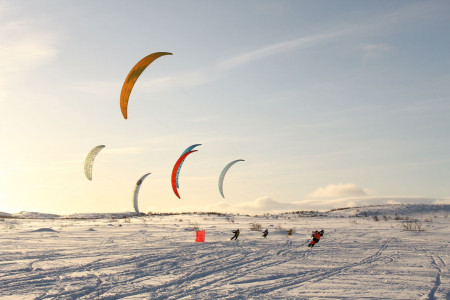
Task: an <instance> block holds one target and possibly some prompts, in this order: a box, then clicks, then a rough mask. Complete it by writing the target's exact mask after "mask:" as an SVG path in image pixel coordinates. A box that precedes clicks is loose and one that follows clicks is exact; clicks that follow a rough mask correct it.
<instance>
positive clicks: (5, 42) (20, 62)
mask: <svg viewBox="0 0 450 300" xmlns="http://www.w3.org/2000/svg"><path fill="white" fill-rule="evenodd" d="M0 40H1V41H2V42H1V43H0V70H2V73H0V74H2V75H4V74H6V73H8V74H11V73H13V74H14V73H21V72H22V71H24V70H28V69H31V68H34V67H36V66H39V65H42V64H45V63H47V62H49V61H50V60H51V59H52V58H54V57H55V56H56V54H57V50H56V47H55V37H54V35H53V34H50V33H46V32H40V31H38V30H36V27H35V25H34V24H33V22H31V21H26V20H21V21H11V22H3V23H0Z"/></svg>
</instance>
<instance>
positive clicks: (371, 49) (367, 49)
mask: <svg viewBox="0 0 450 300" xmlns="http://www.w3.org/2000/svg"><path fill="white" fill-rule="evenodd" d="M359 50H360V51H361V53H362V56H363V61H367V60H369V59H371V58H377V57H380V56H381V55H382V54H383V53H385V52H387V51H389V50H391V46H389V45H388V44H370V45H362V46H359Z"/></svg>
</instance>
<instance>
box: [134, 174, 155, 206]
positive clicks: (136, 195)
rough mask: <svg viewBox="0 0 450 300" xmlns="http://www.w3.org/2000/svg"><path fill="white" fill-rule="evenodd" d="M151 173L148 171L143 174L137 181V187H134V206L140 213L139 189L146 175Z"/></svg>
mask: <svg viewBox="0 0 450 300" xmlns="http://www.w3.org/2000/svg"><path fill="white" fill-rule="evenodd" d="M150 174H151V173H147V174H145V175H144V176H142V177H141V178H140V179H139V180H138V181H137V182H136V187H135V188H134V192H133V206H134V210H135V211H136V213H137V214H138V215H139V207H138V195H139V189H140V188H141V184H142V182H143V181H144V179H145V177H147V176H148V175H150Z"/></svg>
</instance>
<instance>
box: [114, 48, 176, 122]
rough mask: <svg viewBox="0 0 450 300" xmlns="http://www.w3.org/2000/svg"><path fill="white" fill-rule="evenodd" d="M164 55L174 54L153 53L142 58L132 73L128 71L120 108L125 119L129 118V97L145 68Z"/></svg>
mask: <svg viewBox="0 0 450 300" xmlns="http://www.w3.org/2000/svg"><path fill="white" fill-rule="evenodd" d="M164 55H172V53H169V52H155V53H152V54H150V55H148V56H146V57H144V58H143V59H141V60H140V61H139V62H138V63H137V64H136V65H135V66H134V67H133V69H131V71H130V73H128V76H127V78H126V79H125V82H124V83H123V86H122V92H121V93H120V110H121V111H122V115H123V117H124V118H125V119H127V118H128V99H129V98H130V94H131V90H132V89H133V87H134V84H135V83H136V80H138V78H139V76H141V74H142V72H144V70H145V68H147V67H148V65H150V64H151V63H152V62H153V61H154V60H155V59H157V58H159V57H161V56H164Z"/></svg>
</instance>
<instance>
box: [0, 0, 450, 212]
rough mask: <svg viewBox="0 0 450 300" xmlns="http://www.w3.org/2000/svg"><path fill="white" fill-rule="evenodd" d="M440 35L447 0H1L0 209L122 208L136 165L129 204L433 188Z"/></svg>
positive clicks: (443, 45)
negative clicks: (123, 105) (138, 70)
mask: <svg viewBox="0 0 450 300" xmlns="http://www.w3.org/2000/svg"><path fill="white" fill-rule="evenodd" d="M448 32H450V3H449V2H448V1H431V2H430V1H282V0H281V1H244V2H242V1H234V0H233V1H225V2H224V1H209V0H208V1H206V0H205V1H194V2H192V1H181V0H180V1H95V0H94V1H93V0H90V1H57V0H46V1H39V0H37V1H20V2H17V1H0V107H1V108H2V117H1V118H0V139H1V141H2V142H1V147H0V211H4V212H10V213H14V212H18V211H39V212H48V213H58V214H70V213H83V212H125V211H133V205H132V196H133V195H132V194H133V190H134V187H135V184H136V182H137V180H138V179H139V178H140V177H141V176H142V175H144V174H145V173H148V172H150V173H151V174H150V175H149V176H148V177H147V178H146V179H145V181H144V183H143V184H142V186H141V189H140V194H139V209H140V211H141V212H149V211H153V212H156V211H163V212H169V211H222V212H243V213H245V212H247V213H252V212H258V213H264V212H272V211H284V210H289V211H292V210H326V209H332V208H338V207H345V206H355V205H356V206H357V205H376V204H385V203H449V202H450V201H449V199H450V140H449V138H448V136H449V130H450V35H449V34H448ZM154 52H170V53H173V55H171V56H163V57H161V58H159V59H157V60H156V61H154V62H153V63H152V64H151V65H150V66H149V67H148V68H147V69H146V70H145V71H144V72H143V73H142V75H141V76H140V78H139V79H138V81H137V82H136V84H135V86H134V89H133V90H132V92H131V96H130V100H129V106H128V119H127V120H125V119H124V118H123V117H122V114H121V111H120V106H119V100H120V92H121V89H122V84H123V82H124V80H125V78H126V76H127V75H128V72H129V71H130V70H131V68H132V67H133V66H134V65H135V64H136V63H137V62H138V61H139V60H140V59H142V58H143V57H145V56H147V55H149V54H151V53H154ZM192 144H202V145H201V146H199V147H197V148H196V149H197V150H198V151H197V152H195V153H193V154H191V155H190V156H188V158H187V159H186V161H185V162H184V164H183V167H182V169H181V172H180V178H179V184H180V188H179V190H178V192H179V194H180V196H181V199H178V198H177V197H176V196H175V194H174V192H173V191H172V187H171V181H170V176H171V173H172V168H173V166H174V164H175V162H176V161H177V159H178V158H179V156H180V155H181V153H182V152H183V151H184V149H186V148H187V147H188V146H190V145H192ZM97 145H105V146H106V147H105V148H104V149H103V150H102V151H101V152H100V153H99V154H98V155H97V157H96V159H95V161H94V167H93V180H92V181H89V180H87V179H86V177H85V176H84V171H83V164H84V160H85V157H86V155H87V154H88V152H89V151H90V150H91V149H92V148H93V147H95V146H97ZM236 159H243V160H245V161H244V162H239V163H237V164H235V165H234V166H233V167H232V168H230V169H229V171H228V173H227V175H226V177H225V180H224V195H225V198H222V196H221V195H220V193H219V188H218V178H219V174H220V172H221V171H222V169H223V168H224V167H225V165H226V164H227V163H229V162H231V161H233V160H236Z"/></svg>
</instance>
